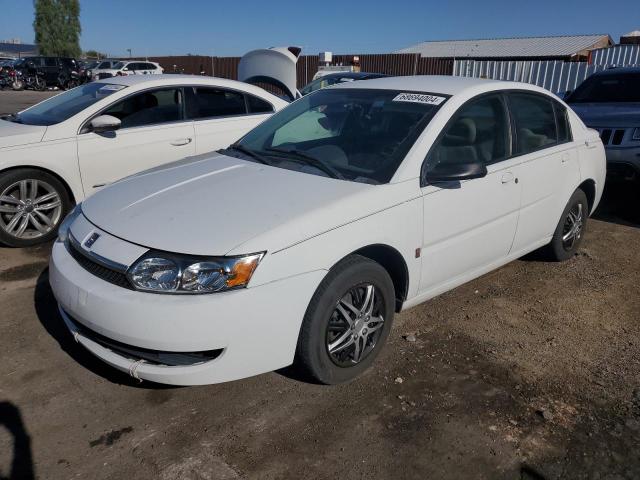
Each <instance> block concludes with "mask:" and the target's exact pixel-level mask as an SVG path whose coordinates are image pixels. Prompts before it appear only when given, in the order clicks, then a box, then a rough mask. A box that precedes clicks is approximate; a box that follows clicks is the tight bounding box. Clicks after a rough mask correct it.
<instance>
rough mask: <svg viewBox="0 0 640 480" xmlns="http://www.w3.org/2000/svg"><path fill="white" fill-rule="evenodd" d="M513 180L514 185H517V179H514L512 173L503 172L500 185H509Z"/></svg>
mask: <svg viewBox="0 0 640 480" xmlns="http://www.w3.org/2000/svg"><path fill="white" fill-rule="evenodd" d="M514 180H515V182H516V183H518V179H517V178H515V177H514V175H513V173H511V172H505V173H503V174H502V183H509V182H513V181H514Z"/></svg>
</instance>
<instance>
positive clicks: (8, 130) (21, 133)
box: [0, 120, 47, 148]
mask: <svg viewBox="0 0 640 480" xmlns="http://www.w3.org/2000/svg"><path fill="white" fill-rule="evenodd" d="M46 131H47V127H43V126H39V125H24V124H22V123H15V122H9V121H7V120H0V148H3V147H15V146H18V145H27V144H29V143H38V142H40V141H42V137H44V133H45V132H46Z"/></svg>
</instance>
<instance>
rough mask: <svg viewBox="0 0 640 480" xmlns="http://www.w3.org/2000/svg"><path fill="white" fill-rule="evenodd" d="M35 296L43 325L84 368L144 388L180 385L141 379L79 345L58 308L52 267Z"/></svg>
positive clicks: (43, 276) (42, 279) (43, 273)
mask: <svg viewBox="0 0 640 480" xmlns="http://www.w3.org/2000/svg"><path fill="white" fill-rule="evenodd" d="M33 297H34V298H33V300H34V304H35V310H36V315H37V316H38V320H39V321H40V323H41V324H42V326H43V327H44V328H45V330H46V331H47V332H48V333H49V335H51V336H52V337H53V338H54V339H55V340H56V341H57V342H58V344H59V345H60V348H61V349H62V350H64V351H65V352H66V353H67V354H68V355H69V356H70V357H71V358H72V359H73V360H75V361H76V362H78V363H79V364H80V365H82V366H83V367H84V368H86V369H88V370H90V371H91V372H93V373H95V374H96V375H99V376H101V377H102V378H104V379H106V380H108V381H109V382H112V383H115V384H118V385H124V386H129V387H135V388H143V389H147V390H161V389H169V388H180V387H176V386H173V385H162V384H159V383H153V382H139V381H138V380H136V379H134V378H131V377H130V376H128V375H126V374H125V373H123V372H121V371H119V370H116V369H115V368H112V367H110V366H109V365H107V364H106V363H104V362H102V361H100V360H99V359H97V358H96V357H94V356H93V355H92V354H91V353H89V352H88V351H87V350H85V349H84V348H83V347H82V346H81V345H79V344H78V343H77V342H76V341H75V340H74V339H73V336H72V335H71V333H70V332H69V330H68V329H67V327H66V325H65V324H64V321H63V320H62V317H61V316H60V313H59V312H58V304H57V302H56V299H55V297H54V296H53V292H52V291H51V287H50V286H49V268H46V269H45V270H44V271H42V273H41V274H40V275H39V276H38V280H37V282H36V288H35V291H34V296H33Z"/></svg>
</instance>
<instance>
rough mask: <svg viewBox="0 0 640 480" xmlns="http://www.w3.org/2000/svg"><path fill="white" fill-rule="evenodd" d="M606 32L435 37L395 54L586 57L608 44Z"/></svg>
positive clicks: (555, 58) (550, 57)
mask: <svg viewBox="0 0 640 480" xmlns="http://www.w3.org/2000/svg"><path fill="white" fill-rule="evenodd" d="M613 43H614V42H613V40H612V38H611V37H610V36H609V35H606V34H597V35H568V36H561V37H518V38H489V39H479V40H436V41H428V42H422V43H418V44H416V45H413V46H410V47H407V48H403V49H401V50H398V51H396V52H395V53H419V54H420V56H422V57H429V58H454V59H458V58H465V59H473V60H564V61H572V60H573V61H577V60H585V59H586V58H587V57H588V55H589V52H590V51H591V50H593V49H596V48H604V47H610V46H611V45H613Z"/></svg>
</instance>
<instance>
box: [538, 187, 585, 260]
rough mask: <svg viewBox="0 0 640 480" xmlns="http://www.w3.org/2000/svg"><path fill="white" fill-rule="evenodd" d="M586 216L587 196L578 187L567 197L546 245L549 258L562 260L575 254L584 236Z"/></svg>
mask: <svg viewBox="0 0 640 480" xmlns="http://www.w3.org/2000/svg"><path fill="white" fill-rule="evenodd" d="M588 217H589V202H588V201H587V196H586V195H585V193H584V192H583V191H582V190H580V189H578V190H576V191H575V192H574V193H573V195H572V196H571V198H570V199H569V202H568V203H567V206H566V207H565V209H564V211H563V212H562V216H561V217H560V221H559V222H558V226H557V227H556V230H555V232H554V233H553V238H552V239H551V243H549V245H548V246H547V253H548V256H549V257H550V259H551V260H555V261H558V262H562V261H564V260H568V259H569V258H571V257H573V256H574V255H575V254H576V252H577V251H578V248H580V244H581V243H582V239H583V238H584V233H585V228H586V226H587V218H588Z"/></svg>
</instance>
